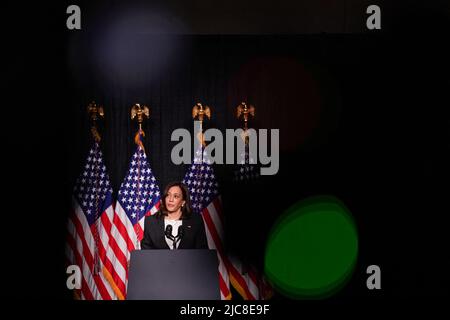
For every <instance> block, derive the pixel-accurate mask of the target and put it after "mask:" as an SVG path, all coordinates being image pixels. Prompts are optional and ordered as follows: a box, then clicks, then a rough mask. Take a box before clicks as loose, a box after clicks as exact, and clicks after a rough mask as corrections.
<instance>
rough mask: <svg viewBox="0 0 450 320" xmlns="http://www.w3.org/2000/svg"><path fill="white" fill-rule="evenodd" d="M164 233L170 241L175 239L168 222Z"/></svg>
mask: <svg viewBox="0 0 450 320" xmlns="http://www.w3.org/2000/svg"><path fill="white" fill-rule="evenodd" d="M164 234H165V235H166V237H167V238H169V239H170V240H172V241H173V240H174V239H175V237H174V236H173V235H172V225H170V224H168V225H167V227H166V230H165V231H164Z"/></svg>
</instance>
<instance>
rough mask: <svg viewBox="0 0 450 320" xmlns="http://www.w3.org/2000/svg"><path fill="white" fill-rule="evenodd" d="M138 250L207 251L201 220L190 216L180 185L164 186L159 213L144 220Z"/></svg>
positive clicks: (188, 205)
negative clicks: (139, 248)
mask: <svg viewBox="0 0 450 320" xmlns="http://www.w3.org/2000/svg"><path fill="white" fill-rule="evenodd" d="M141 249H170V250H173V249H208V243H207V240H206V232H205V225H204V224H203V218H202V217H201V215H200V214H196V213H193V212H192V208H191V201H190V197H189V190H188V188H187V187H186V186H185V185H184V184H182V183H180V182H172V183H170V184H169V185H167V186H166V188H165V190H164V194H163V197H162V201H161V207H160V209H159V211H158V212H157V213H155V214H154V215H152V216H147V217H146V218H145V222H144V238H143V239H142V241H141Z"/></svg>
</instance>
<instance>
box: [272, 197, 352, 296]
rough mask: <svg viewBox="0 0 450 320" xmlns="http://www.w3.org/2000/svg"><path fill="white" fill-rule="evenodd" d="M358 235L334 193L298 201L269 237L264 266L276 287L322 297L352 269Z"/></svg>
mask: <svg viewBox="0 0 450 320" xmlns="http://www.w3.org/2000/svg"><path fill="white" fill-rule="evenodd" d="M357 256H358V234H357V230H356V225H355V223H354V221H353V218H352V216H351V214H350V212H349V210H348V209H347V208H346V207H345V205H344V204H343V203H342V202H340V201H339V200H338V199H337V198H335V197H331V196H319V197H314V198H309V199H306V200H302V201H300V202H298V203H296V204H295V205H293V206H292V207H290V208H289V209H288V210H286V212H285V213H284V214H283V215H282V216H281V217H280V218H279V219H278V221H277V222H276V223H275V225H274V227H273V228H272V230H271V233H270V235H269V238H268V242H267V247H266V253H265V261H264V269H265V274H266V276H267V278H268V279H269V281H270V282H271V283H272V285H273V286H274V288H275V289H276V290H277V291H278V292H280V293H281V294H283V295H285V296H287V297H289V298H294V299H322V298H326V297H329V296H331V295H333V294H335V293H336V292H337V291H339V290H340V289H341V288H343V287H344V285H345V284H346V283H347V281H348V280H349V279H350V276H351V275H352V273H353V270H354V267H355V264H356V260H357Z"/></svg>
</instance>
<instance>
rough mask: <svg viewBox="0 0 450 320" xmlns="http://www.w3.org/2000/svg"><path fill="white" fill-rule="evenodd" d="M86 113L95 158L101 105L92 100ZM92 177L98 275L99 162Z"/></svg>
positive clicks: (96, 269)
mask: <svg viewBox="0 0 450 320" xmlns="http://www.w3.org/2000/svg"><path fill="white" fill-rule="evenodd" d="M87 113H88V115H89V117H90V120H91V134H92V138H93V139H94V141H95V154H94V157H95V159H98V158H99V152H100V149H99V148H100V146H99V143H100V140H101V137H100V133H99V132H98V129H97V120H99V119H100V118H103V117H104V115H105V114H104V111H103V107H102V106H97V104H96V103H95V101H92V102H91V103H90V104H89V105H88V106H87ZM94 162H95V164H94V178H95V220H94V221H95V232H94V242H95V248H94V275H98V273H99V272H100V257H99V253H98V247H99V241H100V238H99V228H98V220H99V219H98V211H99V208H98V200H99V177H100V175H99V169H100V168H99V164H98V162H97V161H94Z"/></svg>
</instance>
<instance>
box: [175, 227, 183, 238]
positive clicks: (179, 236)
mask: <svg viewBox="0 0 450 320" xmlns="http://www.w3.org/2000/svg"><path fill="white" fill-rule="evenodd" d="M183 235H184V228H183V226H179V227H178V234H177V238H178V239H180V240H181V238H183Z"/></svg>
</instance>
